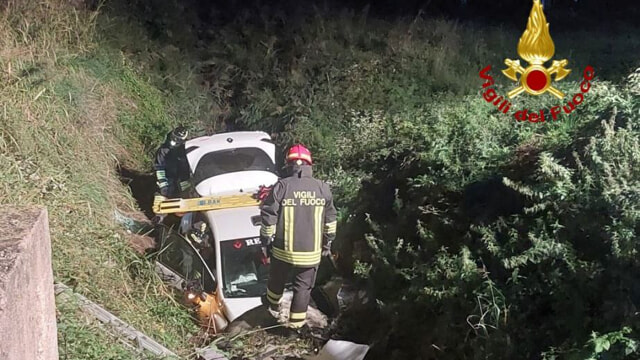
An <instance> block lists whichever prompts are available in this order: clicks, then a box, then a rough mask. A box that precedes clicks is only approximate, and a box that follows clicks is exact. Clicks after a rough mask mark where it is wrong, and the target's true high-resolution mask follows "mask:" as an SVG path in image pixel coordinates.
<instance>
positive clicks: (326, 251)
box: [320, 241, 331, 256]
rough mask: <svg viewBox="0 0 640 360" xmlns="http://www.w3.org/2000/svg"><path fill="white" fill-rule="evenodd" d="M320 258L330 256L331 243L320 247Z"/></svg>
mask: <svg viewBox="0 0 640 360" xmlns="http://www.w3.org/2000/svg"><path fill="white" fill-rule="evenodd" d="M320 255H321V256H331V241H329V242H327V243H326V244H325V245H323V246H322V253H321V254H320Z"/></svg>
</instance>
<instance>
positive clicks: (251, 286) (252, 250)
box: [220, 238, 269, 298]
mask: <svg viewBox="0 0 640 360" xmlns="http://www.w3.org/2000/svg"><path fill="white" fill-rule="evenodd" d="M220 252H221V254H222V281H223V287H222V288H223V291H224V296H225V297H227V298H238V297H256V296H261V295H263V294H264V293H265V292H266V291H267V278H268V276H269V265H268V264H264V263H263V259H262V250H261V249H260V239H259V238H250V239H241V240H230V241H223V242H221V243H220Z"/></svg>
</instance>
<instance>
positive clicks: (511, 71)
mask: <svg viewBox="0 0 640 360" xmlns="http://www.w3.org/2000/svg"><path fill="white" fill-rule="evenodd" d="M542 10H543V8H542V5H541V4H540V0H534V1H533V7H532V8H531V13H530V14H529V20H528V21H527V29H526V30H525V31H524V33H523V34H522V36H521V37H520V41H519V42H518V55H519V56H520V58H521V59H523V60H524V61H526V62H527V64H526V66H523V65H522V64H521V63H520V60H511V59H509V58H507V59H505V60H504V63H505V65H507V68H506V69H504V70H502V73H503V74H504V75H505V76H506V77H507V78H508V79H510V80H512V81H514V82H515V83H516V87H515V88H513V89H512V90H510V91H509V92H508V93H507V96H506V97H505V96H501V95H499V94H498V93H497V92H496V90H495V89H494V88H493V87H492V86H493V85H494V84H495V81H494V80H493V77H492V76H491V75H489V71H490V70H491V65H488V66H487V67H485V68H484V69H482V70H481V71H480V77H481V78H482V79H484V80H485V82H484V84H482V88H483V89H485V91H484V93H483V94H482V97H483V98H484V99H485V100H486V101H487V102H488V103H491V104H493V105H494V106H496V107H497V108H498V110H499V111H501V112H502V113H504V114H509V110H510V109H511V102H509V100H508V99H512V98H514V97H516V96H518V95H520V94H522V93H523V92H526V93H527V94H529V95H534V96H538V95H543V94H551V95H553V96H555V97H556V98H558V99H560V100H562V101H563V103H561V104H560V105H557V106H552V107H551V109H549V110H548V111H546V110H545V109H541V110H539V111H531V112H529V110H528V109H526V108H525V109H522V110H519V111H515V112H514V113H513V116H514V117H515V118H516V120H517V121H527V120H528V121H530V122H544V121H545V115H546V114H550V116H551V119H552V120H558V117H559V116H560V115H561V114H571V112H573V111H574V110H575V109H576V107H577V106H578V105H580V104H581V103H582V102H583V101H584V96H585V95H586V94H587V92H589V89H590V88H591V80H593V78H594V77H595V72H594V70H593V67H592V66H590V65H589V66H587V67H586V68H585V69H584V71H583V73H582V78H583V80H582V82H581V83H580V90H579V91H577V92H576V93H575V95H573V97H571V98H567V97H566V96H565V94H564V93H563V92H562V91H560V90H559V89H557V88H556V87H554V86H553V84H554V82H558V81H560V80H562V79H564V78H565V77H566V76H567V75H569V73H570V72H571V70H570V69H568V68H567V66H568V64H569V61H568V60H567V59H562V60H553V61H552V62H551V65H550V66H549V67H545V65H544V64H545V63H546V62H547V61H549V60H551V59H552V58H553V55H554V53H555V45H554V44H553V39H552V38H551V35H550V34H549V23H547V19H546V18H545V16H544V12H543V11H542ZM552 77H553V79H552ZM547 117H548V115H547Z"/></svg>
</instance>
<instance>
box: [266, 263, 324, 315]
mask: <svg viewBox="0 0 640 360" xmlns="http://www.w3.org/2000/svg"><path fill="white" fill-rule="evenodd" d="M292 270H293V272H294V275H295V278H294V281H293V299H292V300H291V309H290V312H289V322H290V323H291V325H292V326H297V325H302V324H304V321H305V319H306V316H307V307H308V306H309V301H310V299H311V289H312V288H313V285H314V283H315V281H316V273H317V270H318V266H317V265H316V266H313V267H298V266H293V265H291V264H288V263H286V262H284V261H280V260H278V259H276V258H272V259H271V266H270V269H269V281H268V283H267V299H269V302H270V303H271V304H273V305H275V304H277V300H279V299H280V298H281V297H282V293H283V292H284V284H285V282H286V281H287V278H288V277H289V274H290V272H291V271H292ZM276 298H277V300H276ZM274 300H275V301H274Z"/></svg>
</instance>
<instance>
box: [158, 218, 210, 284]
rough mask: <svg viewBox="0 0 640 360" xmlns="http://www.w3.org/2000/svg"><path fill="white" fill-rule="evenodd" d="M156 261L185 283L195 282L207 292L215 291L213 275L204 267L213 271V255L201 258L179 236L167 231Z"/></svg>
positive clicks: (206, 254) (205, 254) (204, 255)
mask: <svg viewBox="0 0 640 360" xmlns="http://www.w3.org/2000/svg"><path fill="white" fill-rule="evenodd" d="M160 249H161V250H160V252H159V255H158V261H159V262H160V263H162V264H163V265H164V266H166V267H168V268H169V269H171V270H173V271H174V272H175V273H177V274H178V275H180V277H182V278H183V279H184V280H185V281H187V282H189V281H193V280H195V281H197V282H199V283H200V285H201V286H202V288H203V289H204V290H205V291H207V292H214V291H215V289H216V286H215V280H214V277H213V276H214V274H212V273H210V272H209V270H207V267H205V265H204V262H205V261H206V263H207V266H208V268H209V269H210V270H211V271H212V272H214V271H215V255H214V254H213V252H208V253H203V254H202V256H201V255H200V254H199V253H197V252H196V250H195V249H194V248H193V247H192V246H191V245H190V244H189V243H188V242H187V240H186V239H185V238H183V237H182V236H181V235H180V234H178V233H176V232H174V231H171V230H167V231H165V232H164V234H163V236H162V246H161V248H160Z"/></svg>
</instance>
